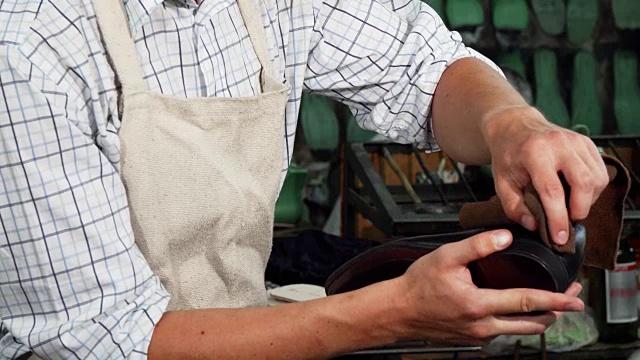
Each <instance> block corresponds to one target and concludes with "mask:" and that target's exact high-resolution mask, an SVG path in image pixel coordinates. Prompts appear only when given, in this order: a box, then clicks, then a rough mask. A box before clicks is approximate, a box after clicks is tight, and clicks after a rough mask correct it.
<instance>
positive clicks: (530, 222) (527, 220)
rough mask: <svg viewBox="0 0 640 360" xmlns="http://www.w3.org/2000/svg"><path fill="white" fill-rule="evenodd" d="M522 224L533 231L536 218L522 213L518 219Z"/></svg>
mask: <svg viewBox="0 0 640 360" xmlns="http://www.w3.org/2000/svg"><path fill="white" fill-rule="evenodd" d="M520 222H521V223H522V226H524V227H525V228H527V230H529V231H533V230H535V229H536V220H535V219H534V218H533V216H531V215H524V216H522V219H521V221H520Z"/></svg>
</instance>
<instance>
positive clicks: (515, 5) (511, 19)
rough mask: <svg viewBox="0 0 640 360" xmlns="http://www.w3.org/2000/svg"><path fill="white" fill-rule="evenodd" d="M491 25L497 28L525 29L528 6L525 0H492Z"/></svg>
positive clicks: (527, 23) (527, 19)
mask: <svg viewBox="0 0 640 360" xmlns="http://www.w3.org/2000/svg"><path fill="white" fill-rule="evenodd" d="M493 25H494V26H495V28H496V29H498V30H515V31H522V30H524V29H526V28H527V26H528V25H529V8H528V7H527V3H526V2H525V0H493Z"/></svg>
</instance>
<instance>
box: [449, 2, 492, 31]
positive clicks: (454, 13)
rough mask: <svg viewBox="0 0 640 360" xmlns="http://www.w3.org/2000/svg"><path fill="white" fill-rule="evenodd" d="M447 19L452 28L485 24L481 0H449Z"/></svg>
mask: <svg viewBox="0 0 640 360" xmlns="http://www.w3.org/2000/svg"><path fill="white" fill-rule="evenodd" d="M447 20H449V26H450V27H451V28H452V29H458V28H461V27H472V26H480V25H482V24H484V9H483V8H482V4H480V1H479V0H447Z"/></svg>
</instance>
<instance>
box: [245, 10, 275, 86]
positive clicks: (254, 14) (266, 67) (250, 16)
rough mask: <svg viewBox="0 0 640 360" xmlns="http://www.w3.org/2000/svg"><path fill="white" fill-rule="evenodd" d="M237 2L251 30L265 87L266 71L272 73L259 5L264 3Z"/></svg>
mask: <svg viewBox="0 0 640 360" xmlns="http://www.w3.org/2000/svg"><path fill="white" fill-rule="evenodd" d="M237 2H238V7H239V8H240V14H242V20H243V21H244V26H245V27H246V28H247V31H248V32H249V39H250V40H251V44H252V45H253V49H254V51H255V52H256V56H258V61H260V65H261V66H262V69H261V70H260V85H262V86H263V87H264V77H265V71H266V72H267V73H268V74H270V73H271V63H270V62H269V57H268V56H267V40H266V37H265V30H264V26H263V25H262V13H261V11H259V10H258V7H257V6H258V4H262V0H237Z"/></svg>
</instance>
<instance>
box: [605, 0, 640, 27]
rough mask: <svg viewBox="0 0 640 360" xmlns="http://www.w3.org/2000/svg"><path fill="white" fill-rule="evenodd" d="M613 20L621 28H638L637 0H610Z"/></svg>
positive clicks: (639, 7)
mask: <svg viewBox="0 0 640 360" xmlns="http://www.w3.org/2000/svg"><path fill="white" fill-rule="evenodd" d="M611 1H612V3H611V8H612V10H613V20H614V22H615V24H616V27H618V28H619V29H623V30H633V29H640V2H638V0H611Z"/></svg>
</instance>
